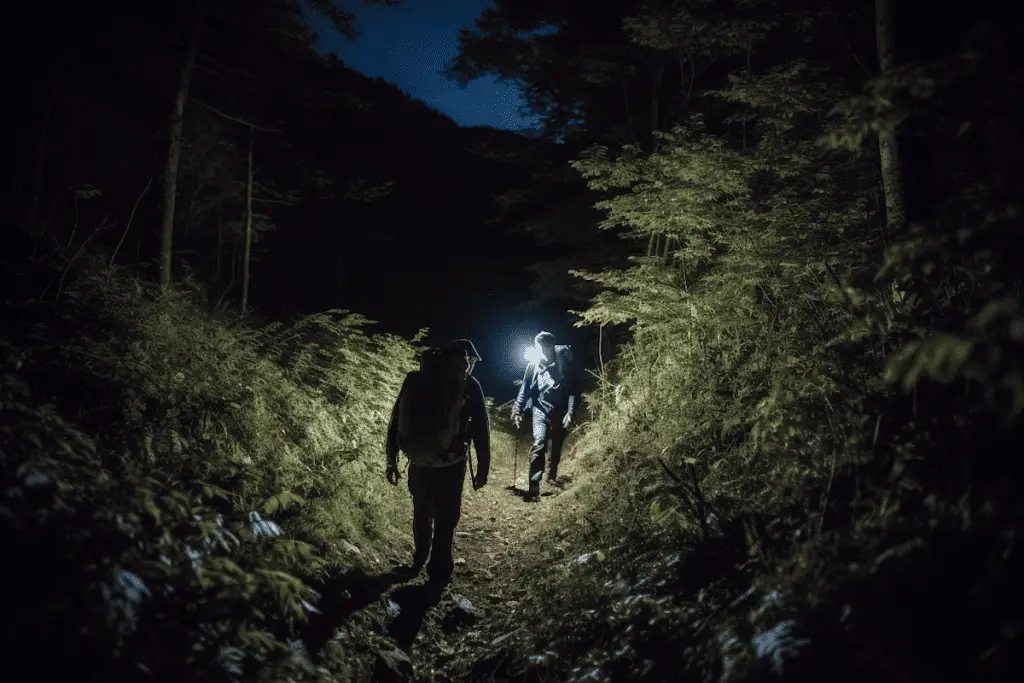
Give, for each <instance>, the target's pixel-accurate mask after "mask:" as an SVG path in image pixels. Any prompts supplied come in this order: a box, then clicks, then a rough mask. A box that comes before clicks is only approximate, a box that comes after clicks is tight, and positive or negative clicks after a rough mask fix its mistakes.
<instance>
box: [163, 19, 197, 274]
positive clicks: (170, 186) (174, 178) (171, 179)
mask: <svg viewBox="0 0 1024 683" xmlns="http://www.w3.org/2000/svg"><path fill="white" fill-rule="evenodd" d="M203 2H204V0H196V15H195V17H194V18H193V20H192V30H191V32H190V33H189V37H188V42H187V43H186V44H185V60H184V62H183V63H182V65H181V78H180V79H179V81H178V91H177V92H176V93H175V94H174V105H173V108H172V109H171V126H170V130H169V131H168V141H167V165H166V166H165V167H164V207H163V216H162V218H161V220H160V288H161V289H167V288H168V287H169V286H170V284H171V250H172V249H173V247H174V199H175V196H176V194H177V191H178V159H179V157H180V156H181V136H182V129H183V128H184V123H185V100H186V99H188V86H189V83H190V82H191V80H192V71H193V67H194V66H195V62H196V50H197V48H198V45H199V33H200V29H201V28H202V24H203Z"/></svg>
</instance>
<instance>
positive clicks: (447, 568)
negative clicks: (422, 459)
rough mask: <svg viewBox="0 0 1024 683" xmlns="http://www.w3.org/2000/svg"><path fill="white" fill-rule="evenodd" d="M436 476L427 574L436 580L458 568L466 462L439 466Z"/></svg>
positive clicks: (435, 472) (435, 471)
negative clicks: (457, 543)
mask: <svg viewBox="0 0 1024 683" xmlns="http://www.w3.org/2000/svg"><path fill="white" fill-rule="evenodd" d="M433 475H434V482H435V488H434V491H435V493H434V547H433V548H432V549H431V551H430V564H429V565H428V566H427V573H428V574H429V575H430V578H431V580H433V581H444V580H447V578H448V577H449V576H451V574H452V570H453V569H454V568H455V564H454V562H455V558H454V557H453V556H452V553H453V551H454V545H455V527H456V525H458V523H459V517H461V516H462V486H463V482H464V481H465V479H466V461H465V460H463V461H462V462H461V463H459V464H458V465H451V466H449V467H439V468H437V469H436V470H434V472H433Z"/></svg>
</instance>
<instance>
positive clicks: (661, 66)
mask: <svg viewBox="0 0 1024 683" xmlns="http://www.w3.org/2000/svg"><path fill="white" fill-rule="evenodd" d="M664 74H665V62H664V61H661V62H659V63H658V75H657V76H655V77H654V85H652V86H651V149H652V150H653V151H655V152H656V151H658V138H656V137H655V136H654V132H655V131H657V130H659V128H660V126H661V113H660V112H659V111H658V89H659V88H661V80H662V76H663V75H664Z"/></svg>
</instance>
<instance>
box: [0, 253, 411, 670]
mask: <svg viewBox="0 0 1024 683" xmlns="http://www.w3.org/2000/svg"><path fill="white" fill-rule="evenodd" d="M193 300H201V298H200V297H199V296H197V293H195V292H190V291H188V290H187V289H183V290H178V291H170V292H167V293H164V294H159V293H157V292H155V291H152V290H151V289H150V288H149V287H148V286H147V285H143V284H140V283H138V282H136V281H134V280H131V279H128V278H126V277H123V276H121V275H118V274H117V273H113V272H109V271H107V270H106V269H105V268H103V267H102V265H101V264H98V263H95V262H85V263H83V265H82V268H81V270H80V271H78V273H77V274H76V275H75V276H73V277H69V278H68V281H67V282H66V283H65V284H64V286H63V289H62V292H61V295H60V297H59V299H58V300H57V301H56V302H52V303H51V302H42V301H38V300H37V301H34V302H31V303H29V304H26V305H22V306H18V307H16V308H15V309H14V310H13V311H11V312H10V313H11V315H12V318H13V319H14V320H15V322H16V325H15V326H13V327H12V331H13V332H14V335H16V336H15V337H14V338H13V339H11V340H5V339H0V343H2V345H3V349H2V350H3V351H4V355H5V356H6V357H7V365H5V367H4V372H3V375H2V384H0V391H2V395H0V405H2V412H3V414H2V416H0V418H2V419H0V425H2V429H3V433H4V441H3V446H2V448H0V467H2V472H3V477H4V482H3V487H2V489H0V494H2V497H0V535H2V537H3V541H4V546H5V548H10V549H11V550H12V552H13V557H15V558H17V559H16V561H15V562H13V563H12V566H14V567H15V568H16V572H15V574H16V576H15V578H14V580H13V581H12V582H10V583H9V584H7V586H8V590H7V593H8V595H7V599H6V600H5V604H8V605H10V611H9V620H8V622H7V627H5V634H4V635H5V637H7V639H8V642H10V643H15V644H21V645H23V646H24V647H26V648H32V649H38V647H39V645H40V643H49V644H50V645H51V646H52V647H53V648H54V650H55V651H58V652H62V653H66V656H65V657H64V658H63V659H62V660H61V661H60V662H58V661H57V660H54V662H53V667H58V666H64V667H66V669H65V670H64V671H63V673H62V674H61V675H75V676H76V677H79V678H81V677H83V676H84V677H91V678H94V679H95V680H100V679H103V680H110V679H116V680H129V679H134V678H146V679H148V680H153V679H154V678H155V679H158V680H183V679H188V680H252V679H254V678H258V679H260V680H298V679H303V680H318V679H320V678H324V679H325V680H326V678H325V677H329V678H331V680H333V679H334V677H336V676H338V675H341V676H343V677H346V678H348V677H355V676H356V675H357V674H358V672H359V671H360V669H359V667H360V666H362V664H361V662H362V659H361V657H362V656H363V654H364V653H362V652H361V649H365V646H366V643H365V642H363V641H365V637H364V635H362V634H359V633H349V634H348V636H347V637H346V638H344V639H342V640H332V641H331V642H330V643H329V644H328V645H327V646H326V648H325V649H324V650H323V651H321V652H320V653H319V654H320V655H321V657H320V658H319V659H318V660H317V661H318V662H319V664H314V660H313V658H312V657H311V653H308V652H306V650H305V646H304V645H303V642H302V639H301V630H300V628H299V627H300V625H301V623H302V622H304V621H305V620H306V618H307V616H308V614H309V613H310V612H311V611H315V610H316V609H317V608H316V606H315V605H316V600H317V595H316V593H315V591H313V590H312V589H311V588H310V587H309V586H308V585H307V584H306V583H305V581H304V579H307V578H309V577H315V576H316V575H318V574H319V573H322V572H325V571H326V570H328V569H329V570H331V571H332V572H337V571H343V570H346V569H348V568H350V567H353V566H363V565H373V564H379V563H381V562H383V561H384V558H385V557H388V556H391V555H392V554H393V553H394V552H395V546H396V542H397V544H399V545H400V544H401V543H406V542H408V539H407V531H406V529H405V527H406V525H405V524H403V523H402V520H403V519H404V516H405V514H406V513H407V510H406V509H405V507H406V506H407V505H408V500H407V496H405V495H402V493H403V492H400V491H396V490H395V489H393V488H391V487H390V486H388V485H387V484H386V483H385V482H384V478H383V476H382V475H383V472H382V470H383V460H384V456H383V452H382V451H383V444H384V440H385V439H384V436H385V430H386V427H387V421H388V418H389V417H390V408H391V405H392V402H393V400H394V396H395V394H396V393H397V390H398V386H399V383H400V382H401V379H402V377H403V375H404V372H405V371H406V370H407V369H409V367H410V366H411V364H412V360H413V356H414V354H415V349H414V347H413V345H411V344H410V343H409V342H407V341H404V340H402V339H399V338H397V337H393V336H388V335H376V336H370V335H367V334H365V333H364V332H363V328H364V326H365V325H366V324H367V322H368V321H366V320H365V319H362V318H360V317H358V316H352V315H348V314H347V313H345V312H343V311H332V312H328V313H325V314H322V315H318V316H311V317H309V318H307V319H305V320H302V321H300V322H299V323H297V324H296V325H294V326H292V327H291V328H288V329H281V328H279V327H278V326H267V327H265V328H264V329H262V330H259V331H254V330H251V329H249V328H247V327H245V326H244V325H243V324H241V323H240V322H236V321H232V320H227V319H217V318H215V317H214V316H213V315H211V314H209V313H207V312H204V311H203V310H202V309H201V307H200V306H199V305H197V304H196V303H193ZM312 336H315V337H316V339H315V340H311V339H310V337H312ZM45 397H52V399H53V400H52V401H47V400H46V398H45ZM343 630H344V629H343ZM357 643H361V645H357ZM44 664H45V665H48V664H47V663H40V662H34V663H33V664H32V670H33V675H36V676H39V675H43V673H45V672H43V673H41V672H42V671H43V669H46V666H44ZM325 666H328V667H329V668H324V667H325ZM54 670H55V671H56V669H54ZM72 670H73V671H74V673H73V674H70V673H69V671H72ZM55 675H56V674H55ZM44 677H45V676H44Z"/></svg>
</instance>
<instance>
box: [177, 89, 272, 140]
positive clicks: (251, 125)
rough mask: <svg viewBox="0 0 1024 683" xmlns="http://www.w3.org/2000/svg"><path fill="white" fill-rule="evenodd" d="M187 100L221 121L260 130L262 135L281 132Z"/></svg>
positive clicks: (192, 99) (195, 100)
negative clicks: (207, 110) (225, 120)
mask: <svg viewBox="0 0 1024 683" xmlns="http://www.w3.org/2000/svg"><path fill="white" fill-rule="evenodd" d="M188 99H189V100H191V101H192V102H195V103H196V104H198V105H199V106H200V107H202V108H203V109H209V110H210V111H211V112H213V113H214V114H216V115H217V116H219V117H221V118H223V119H227V120H228V121H233V122H235V123H240V124H242V125H243V126H248V127H249V128H252V129H253V130H261V131H263V132H264V133H280V132H281V130H279V129H277V128H267V127H265V126H258V125H256V124H255V123H251V122H249V121H246V120H245V119H242V118H239V117H237V116H231V115H230V114H225V113H224V112H222V111H220V110H218V109H214V108H213V107H211V106H210V105H208V104H206V103H205V102H200V101H199V100H197V99H196V98H194V97H189V98H188Z"/></svg>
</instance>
